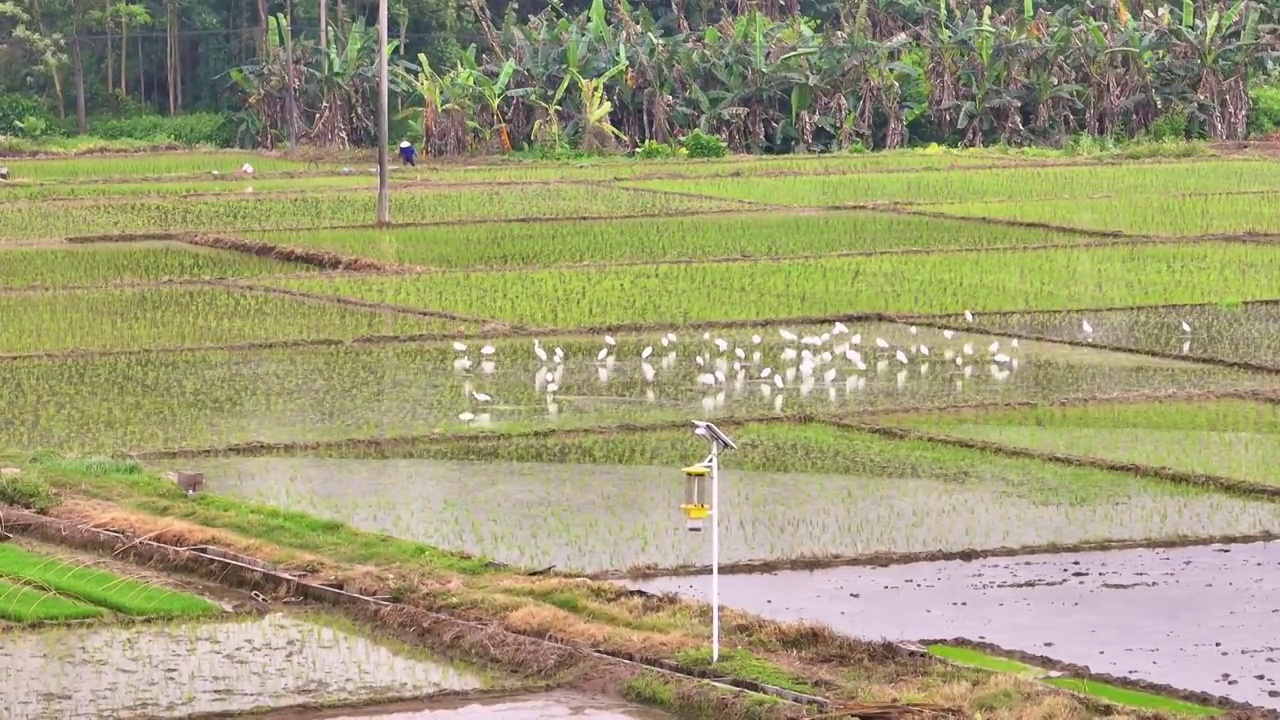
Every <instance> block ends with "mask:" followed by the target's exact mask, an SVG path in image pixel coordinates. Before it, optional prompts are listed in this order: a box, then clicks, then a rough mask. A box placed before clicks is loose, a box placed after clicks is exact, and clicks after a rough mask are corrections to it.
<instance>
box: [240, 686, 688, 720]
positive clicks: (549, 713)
mask: <svg viewBox="0 0 1280 720" xmlns="http://www.w3.org/2000/svg"><path fill="white" fill-rule="evenodd" d="M261 717H262V720H365V719H366V718H367V719H369V720H373V719H374V718H377V719H379V720H560V719H561V718H579V719H580V720H669V719H671V718H673V716H672V715H669V714H667V713H665V712H662V711H660V710H654V709H651V708H646V707H642V706H639V705H634V704H631V703H625V702H620V701H616V700H608V699H605V698H597V697H588V696H585V695H578V694H573V693H567V692H552V693H543V694H538V695H530V696H524V697H507V698H493V699H487V700H466V699H447V700H443V701H425V702H420V703H416V702H415V703H397V704H395V705H387V706H383V707H368V708H361V709H359V710H352V709H345V710H344V709H334V710H310V711H308V710H296V711H286V712H279V713H268V714H266V715H263V716H261Z"/></svg>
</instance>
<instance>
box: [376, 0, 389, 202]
mask: <svg viewBox="0 0 1280 720" xmlns="http://www.w3.org/2000/svg"><path fill="white" fill-rule="evenodd" d="M387 24H388V23H387V0H378V224H379V225H390V224H391V196H390V191H389V189H388V188H387V143H388V142H389V139H388V138H387V135H388V134H389V131H388V128H387V105H388V98H387V85H388V83H389V78H388V77H387V75H388V71H387Z"/></svg>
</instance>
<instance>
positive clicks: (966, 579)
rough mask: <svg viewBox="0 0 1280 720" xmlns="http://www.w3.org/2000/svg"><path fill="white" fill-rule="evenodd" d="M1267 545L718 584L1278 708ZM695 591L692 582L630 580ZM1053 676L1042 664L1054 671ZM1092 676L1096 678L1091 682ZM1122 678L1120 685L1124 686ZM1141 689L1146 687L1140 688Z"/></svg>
mask: <svg viewBox="0 0 1280 720" xmlns="http://www.w3.org/2000/svg"><path fill="white" fill-rule="evenodd" d="M1278 552H1280V551H1278V550H1277V549H1276V547H1275V546H1273V545H1270V544H1266V543H1255V544H1249V545H1215V546H1209V547H1204V546H1200V547H1189V548H1168V549H1155V550H1149V549H1137V550H1125V551H1113V552H1090V553H1081V554H1077V555H1053V556H1042V557H1024V558H1019V559H1017V560H1008V559H985V560H977V561H973V562H937V563H918V564H912V565H897V566H893V567H888V568H856V569H855V568H847V569H832V570H824V571H819V572H802V571H785V572H776V573H769V574H767V575H733V576H728V577H725V578H722V579H721V593H722V597H724V598H725V602H726V603H728V604H729V605H733V606H737V607H741V608H743V609H745V610H748V611H750V612H756V613H760V614H761V615H764V616H765V617H769V618H772V619H775V620H809V621H815V622H823V623H830V624H831V625H832V626H833V627H834V628H835V629H836V630H838V631H841V632H848V633H853V634H858V635H862V636H871V637H887V638H892V639H915V638H919V637H921V636H926V637H953V636H956V635H962V636H964V637H966V638H971V639H974V640H977V641H981V642H986V643H994V644H996V645H999V646H1002V647H1009V648H1018V649H1021V650H1024V651H1026V652H1029V653H1036V654H1037V655H1036V656H1035V657H1034V658H1031V657H1028V661H1029V662H1032V663H1033V664H1042V659H1041V657H1040V654H1047V655H1052V656H1053V657H1055V658H1059V659H1060V660H1062V661H1065V662H1069V663H1073V665H1072V666H1071V667H1069V668H1067V672H1069V673H1071V674H1081V675H1083V676H1084V677H1091V676H1094V677H1100V676H1099V675H1098V674H1099V673H1106V674H1108V675H1112V676H1116V677H1118V678H1120V679H1121V680H1139V681H1145V682H1146V683H1160V684H1161V685H1160V686H1159V690H1160V691H1162V692H1164V693H1166V694H1167V693H1169V692H1170V689H1169V687H1168V686H1174V687H1178V688H1188V689H1190V692H1177V691H1173V694H1175V695H1177V696H1180V697H1183V698H1185V699H1187V700H1190V701H1192V702H1201V703H1204V702H1207V701H1211V700H1212V699H1211V698H1207V697H1206V696H1205V695H1202V694H1200V693H1209V694H1213V695H1218V696H1226V697H1228V698H1231V699H1233V700H1235V701H1237V702H1236V703H1231V704H1228V703H1223V702H1220V701H1214V702H1213V704H1216V705H1218V706H1220V707H1233V708H1239V709H1242V710H1253V709H1255V708H1251V707H1249V705H1248V704H1249V703H1253V704H1256V705H1258V706H1261V707H1264V708H1268V709H1269V710H1271V712H1268V713H1267V714H1268V715H1271V716H1275V715H1277V714H1280V713H1277V712H1275V710H1276V709H1280V685H1278V684H1277V681H1280V669H1277V665H1278V664H1280V634H1278V633H1280V625H1278V624H1277V623H1275V622H1274V620H1273V619H1272V618H1273V617H1274V613H1275V612H1276V610H1275V609H1274V606H1275V603H1274V597H1275V595H1276V594H1277V590H1280V585H1278V583H1280V575H1278V574H1277V573H1275V572H1274V571H1273V568H1274V567H1275V565H1276V563H1277V561H1278V560H1280V556H1277V553H1278ZM628 584H629V585H630V586H633V587H637V588H640V589H644V590H646V591H650V592H672V591H674V592H681V593H689V594H697V595H701V594H702V593H704V592H705V588H704V587H703V586H702V583H690V582H689V581H687V580H682V579H675V578H666V579H659V580H651V581H646V582H635V583H628ZM1051 669H1052V668H1051ZM1100 679H1101V678H1100ZM1121 684H1124V683H1121ZM1147 687H1148V688H1150V687H1151V686H1150V685H1148V686H1147Z"/></svg>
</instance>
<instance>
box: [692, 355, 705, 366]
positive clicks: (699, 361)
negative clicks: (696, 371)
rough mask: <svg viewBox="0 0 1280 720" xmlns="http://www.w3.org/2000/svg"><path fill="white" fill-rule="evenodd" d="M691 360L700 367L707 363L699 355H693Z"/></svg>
mask: <svg viewBox="0 0 1280 720" xmlns="http://www.w3.org/2000/svg"><path fill="white" fill-rule="evenodd" d="M693 361H694V362H695V363H697V364H698V367H702V366H703V365H706V364H707V361H706V360H703V359H702V356H701V355H695V356H693Z"/></svg>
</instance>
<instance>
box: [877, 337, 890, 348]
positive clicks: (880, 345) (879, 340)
mask: <svg viewBox="0 0 1280 720" xmlns="http://www.w3.org/2000/svg"><path fill="white" fill-rule="evenodd" d="M876 347H878V348H880V349H882V350H887V349H889V341H888V340H885V339H884V338H876Z"/></svg>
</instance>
